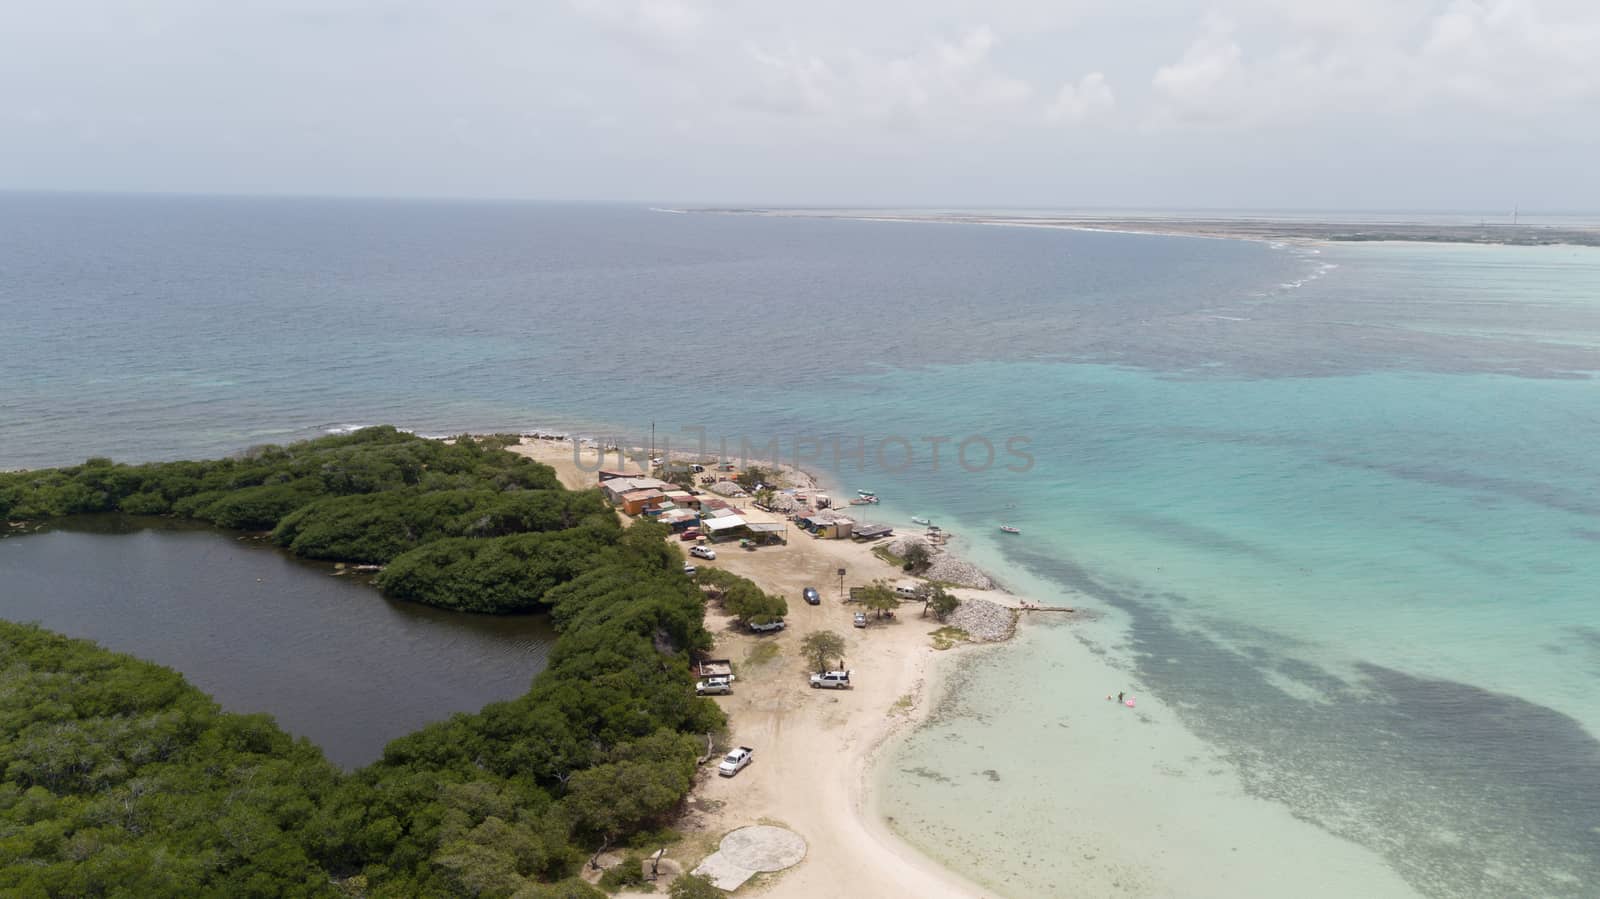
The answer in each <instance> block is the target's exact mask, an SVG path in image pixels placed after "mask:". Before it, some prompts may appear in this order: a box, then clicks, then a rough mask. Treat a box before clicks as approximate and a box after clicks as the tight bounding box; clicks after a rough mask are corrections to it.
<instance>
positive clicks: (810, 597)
mask: <svg viewBox="0 0 1600 899" xmlns="http://www.w3.org/2000/svg"><path fill="white" fill-rule="evenodd" d="M802 595H803V596H805V598H806V602H808V603H811V604H812V605H814V606H820V605H822V594H820V593H818V592H817V588H816V587H807V588H806V589H805V592H804V593H803V594H802Z"/></svg>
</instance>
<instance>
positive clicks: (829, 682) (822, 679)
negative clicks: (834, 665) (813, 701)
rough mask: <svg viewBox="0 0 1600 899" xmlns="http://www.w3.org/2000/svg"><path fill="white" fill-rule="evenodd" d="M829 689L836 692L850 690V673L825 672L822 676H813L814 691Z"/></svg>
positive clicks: (812, 686) (812, 685)
mask: <svg viewBox="0 0 1600 899" xmlns="http://www.w3.org/2000/svg"><path fill="white" fill-rule="evenodd" d="M822 687H829V688H831V689H834V690H848V689H850V672H848V671H824V672H822V673H821V674H813V675H811V688H812V689H813V690H815V689H820V688H822Z"/></svg>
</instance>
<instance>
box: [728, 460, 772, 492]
mask: <svg viewBox="0 0 1600 899" xmlns="http://www.w3.org/2000/svg"><path fill="white" fill-rule="evenodd" d="M775 480H777V478H775V477H774V476H773V473H772V472H770V471H767V470H766V469H765V468H762V467H761V466H759V465H752V466H750V467H749V468H746V469H745V470H744V471H742V472H740V473H739V475H738V477H735V478H734V479H733V482H734V483H735V484H738V485H739V486H740V487H743V488H744V489H746V490H754V489H756V485H757V484H768V483H771V482H772V481H775Z"/></svg>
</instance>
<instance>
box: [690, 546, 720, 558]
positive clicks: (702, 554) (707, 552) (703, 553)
mask: <svg viewBox="0 0 1600 899" xmlns="http://www.w3.org/2000/svg"><path fill="white" fill-rule="evenodd" d="M689 555H691V556H694V557H695V558H696V559H715V558H716V557H717V551H716V550H714V549H711V548H710V547H707V546H691V547H689Z"/></svg>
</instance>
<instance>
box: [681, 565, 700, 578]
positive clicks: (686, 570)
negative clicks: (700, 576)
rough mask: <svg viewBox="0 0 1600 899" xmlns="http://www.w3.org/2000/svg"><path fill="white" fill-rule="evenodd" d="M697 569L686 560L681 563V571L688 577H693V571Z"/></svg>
mask: <svg viewBox="0 0 1600 899" xmlns="http://www.w3.org/2000/svg"><path fill="white" fill-rule="evenodd" d="M699 570H700V569H698V568H696V567H694V566H693V565H690V564H689V563H688V562H685V563H683V573H684V574H687V575H688V576H690V577H694V573H695V572H697V571H699Z"/></svg>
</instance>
